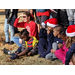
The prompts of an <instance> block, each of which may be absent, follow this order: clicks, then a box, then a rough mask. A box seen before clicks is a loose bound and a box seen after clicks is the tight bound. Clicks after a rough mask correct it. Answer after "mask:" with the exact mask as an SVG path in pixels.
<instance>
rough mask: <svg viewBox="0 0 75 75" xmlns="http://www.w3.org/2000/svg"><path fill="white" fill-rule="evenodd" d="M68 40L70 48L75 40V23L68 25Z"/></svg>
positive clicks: (67, 43) (67, 44)
mask: <svg viewBox="0 0 75 75" xmlns="http://www.w3.org/2000/svg"><path fill="white" fill-rule="evenodd" d="M66 35H67V40H66V46H67V48H70V47H71V45H72V44H73V43H74V42H75V25H70V26H68V28H67V30H66Z"/></svg>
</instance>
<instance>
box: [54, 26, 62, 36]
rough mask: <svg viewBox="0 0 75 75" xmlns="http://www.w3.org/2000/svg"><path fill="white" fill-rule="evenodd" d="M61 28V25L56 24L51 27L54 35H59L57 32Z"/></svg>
mask: <svg viewBox="0 0 75 75" xmlns="http://www.w3.org/2000/svg"><path fill="white" fill-rule="evenodd" d="M61 29H62V26H56V27H54V29H53V35H54V36H55V37H59V33H60V30H61Z"/></svg>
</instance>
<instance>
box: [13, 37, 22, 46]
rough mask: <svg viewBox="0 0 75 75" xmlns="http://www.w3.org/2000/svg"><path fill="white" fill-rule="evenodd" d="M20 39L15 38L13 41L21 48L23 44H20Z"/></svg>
mask: <svg viewBox="0 0 75 75" xmlns="http://www.w3.org/2000/svg"><path fill="white" fill-rule="evenodd" d="M19 39H20V37H13V41H14V42H15V43H16V44H17V45H18V46H19V47H20V46H22V44H20V43H19Z"/></svg>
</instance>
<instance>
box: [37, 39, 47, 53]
mask: <svg viewBox="0 0 75 75" xmlns="http://www.w3.org/2000/svg"><path fill="white" fill-rule="evenodd" d="M47 46H48V45H47V41H46V39H44V38H40V39H39V44H38V54H42V53H43V52H45V49H47Z"/></svg>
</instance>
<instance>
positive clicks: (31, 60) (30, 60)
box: [0, 9, 62, 65]
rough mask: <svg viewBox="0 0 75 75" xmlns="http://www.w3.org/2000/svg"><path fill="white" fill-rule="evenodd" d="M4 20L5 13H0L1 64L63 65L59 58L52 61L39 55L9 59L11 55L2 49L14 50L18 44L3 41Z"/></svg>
mask: <svg viewBox="0 0 75 75" xmlns="http://www.w3.org/2000/svg"><path fill="white" fill-rule="evenodd" d="M2 11H3V12H4V10H2V9H1V12H2ZM20 11H21V9H20ZM22 11H25V9H22ZM19 14H21V13H19ZM19 14H18V15H19ZM4 21H5V15H0V65H62V63H61V62H59V61H58V60H56V61H53V62H52V61H51V60H46V59H44V58H37V57H38V55H35V56H30V57H27V56H22V57H20V59H16V60H10V59H9V57H10V56H9V55H5V54H4V53H3V51H2V50H3V49H4V48H7V49H9V50H11V51H13V50H14V49H17V48H18V46H17V45H16V44H14V45H8V44H6V45H3V42H4V40H5V34H4ZM19 30H22V28H19ZM15 36H18V34H16V35H15Z"/></svg>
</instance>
